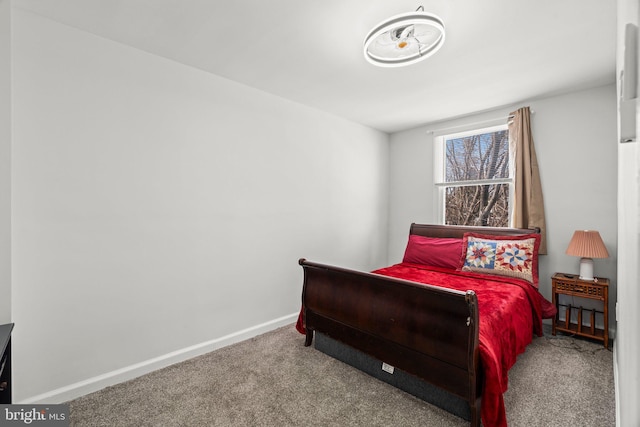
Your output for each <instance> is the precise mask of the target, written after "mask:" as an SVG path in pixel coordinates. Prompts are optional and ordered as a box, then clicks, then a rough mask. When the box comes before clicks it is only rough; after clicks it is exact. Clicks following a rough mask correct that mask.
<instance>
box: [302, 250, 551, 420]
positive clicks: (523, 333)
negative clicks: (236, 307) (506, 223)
mask: <svg viewBox="0 0 640 427" xmlns="http://www.w3.org/2000/svg"><path fill="white" fill-rule="evenodd" d="M373 273H376V274H381V275H385V276H391V277H397V278H401V279H405V280H411V281H414V282H419V283H428V284H430V285H435V286H440V287H445V288H450V289H457V290H460V291H466V290H473V291H475V293H476V295H477V297H478V306H479V318H480V330H479V335H480V337H479V338H480V359H481V361H482V368H483V370H484V377H483V378H484V384H483V387H482V403H481V405H482V407H481V417H482V422H483V424H484V425H485V426H488V427H489V426H498V427H503V426H507V419H506V414H505V408H504V399H503V393H504V392H505V391H507V386H508V374H507V373H508V371H509V369H510V368H511V366H513V364H514V363H515V362H516V358H517V356H518V355H519V354H520V353H523V352H524V351H525V348H526V346H527V345H528V344H529V343H530V342H531V341H532V339H533V333H535V334H536V335H538V336H542V318H543V317H544V318H548V317H552V316H553V315H554V314H555V307H554V306H553V304H551V303H550V302H549V301H547V300H545V299H544V297H542V295H541V294H540V293H539V292H538V290H537V289H536V288H534V287H533V286H532V285H531V284H529V283H528V282H526V281H524V280H520V279H514V278H510V277H500V276H493V275H486V274H478V273H471V272H463V271H453V270H447V269H442V268H436V267H427V266H424V265H419V264H409V263H401V264H396V265H393V266H391V267H386V268H381V269H379V270H375V271H373ZM296 329H298V331H299V332H301V333H304V326H303V323H302V312H301V314H300V317H299V319H298V323H297V324H296Z"/></svg>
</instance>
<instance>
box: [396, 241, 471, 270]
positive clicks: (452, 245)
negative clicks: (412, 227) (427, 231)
mask: <svg viewBox="0 0 640 427" xmlns="http://www.w3.org/2000/svg"><path fill="white" fill-rule="evenodd" d="M461 256H462V239H455V238H445V237H424V236H417V235H414V234H411V235H409V243H407V249H406V250H405V252H404V258H403V259H402V262H410V263H413V264H423V265H429V266H433V267H443V268H451V269H454V270H455V269H457V268H460V257H461Z"/></svg>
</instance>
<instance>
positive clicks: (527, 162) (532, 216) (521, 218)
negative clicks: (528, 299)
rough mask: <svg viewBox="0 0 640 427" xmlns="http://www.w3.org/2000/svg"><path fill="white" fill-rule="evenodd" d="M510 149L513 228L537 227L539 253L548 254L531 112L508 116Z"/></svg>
mask: <svg viewBox="0 0 640 427" xmlns="http://www.w3.org/2000/svg"><path fill="white" fill-rule="evenodd" d="M510 116H513V119H512V120H510V121H509V148H510V152H511V153H513V154H512V156H513V157H512V162H511V165H512V167H513V168H514V170H513V173H514V175H513V176H514V178H515V185H514V187H515V209H514V214H513V226H514V227H517V228H531V227H540V230H541V231H540V233H541V237H542V239H541V243H540V250H539V253H541V254H546V253H547V236H546V226H545V217H544V201H543V199H542V186H541V185H540V172H539V171H538V159H537V158H536V149H535V147H534V145H533V136H532V135H531V112H530V111H529V107H523V108H520V109H519V110H518V111H514V112H513V113H511V114H510Z"/></svg>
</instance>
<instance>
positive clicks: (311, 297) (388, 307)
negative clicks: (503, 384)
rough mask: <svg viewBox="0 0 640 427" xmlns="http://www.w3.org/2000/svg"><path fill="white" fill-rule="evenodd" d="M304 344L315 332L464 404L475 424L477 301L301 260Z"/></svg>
mask: <svg viewBox="0 0 640 427" xmlns="http://www.w3.org/2000/svg"><path fill="white" fill-rule="evenodd" d="M299 263H300V265H301V266H302V267H303V269H304V285H303V292H302V299H303V307H304V321H305V328H306V334H307V336H306V341H305V345H310V344H311V342H312V340H313V333H314V331H318V332H321V333H324V334H326V335H327V336H329V337H331V338H333V339H335V340H338V341H341V342H343V343H345V344H347V345H349V346H351V347H353V348H355V349H357V350H360V351H362V352H364V353H366V354H369V355H370V356H372V357H374V358H376V359H378V360H381V361H383V362H385V363H387V364H389V365H391V366H394V367H396V368H398V369H401V370H403V371H405V372H408V373H410V374H412V375H415V376H417V377H418V378H420V379H422V380H425V381H427V382H429V383H431V384H433V385H435V386H437V387H439V388H442V389H443V390H446V391H448V392H450V393H452V394H454V395H456V396H459V397H461V398H463V399H464V400H466V401H468V402H469V407H470V409H471V424H472V425H474V426H479V425H480V386H481V381H480V375H479V373H480V369H479V363H480V359H479V351H478V345H479V341H478V302H477V299H476V295H475V293H474V292H472V291H468V292H466V293H464V292H460V291H455V290H451V289H445V288H438V287H434V286H429V285H423V284H419V283H414V282H410V281H406V280H401V279H395V278H391V277H386V276H381V275H377V274H371V273H364V272H359V271H354V270H348V269H344V268H339V267H333V266H329V265H323V264H317V263H313V262H310V261H306V260H305V259H301V260H300V261H299Z"/></svg>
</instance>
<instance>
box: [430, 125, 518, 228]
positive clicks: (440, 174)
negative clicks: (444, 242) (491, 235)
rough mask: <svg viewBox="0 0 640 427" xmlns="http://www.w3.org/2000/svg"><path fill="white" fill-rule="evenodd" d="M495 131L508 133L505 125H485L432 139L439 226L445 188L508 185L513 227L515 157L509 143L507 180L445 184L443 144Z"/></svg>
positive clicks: (446, 133) (511, 225) (479, 180)
mask: <svg viewBox="0 0 640 427" xmlns="http://www.w3.org/2000/svg"><path fill="white" fill-rule="evenodd" d="M497 131H507V132H508V131H509V127H508V124H507V123H501V124H495V125H487V126H483V127H478V126H474V127H470V128H468V129H467V130H463V131H458V132H441V133H438V134H437V135H434V137H433V142H434V144H433V147H434V156H433V159H434V167H433V172H434V175H433V182H434V186H435V190H436V191H435V206H436V212H437V214H436V219H437V221H438V223H439V224H444V223H445V218H446V213H445V209H446V202H445V194H446V188H447V187H471V186H476V185H497V184H508V186H509V200H508V203H509V219H508V226H509V227H513V213H514V210H515V185H514V184H515V170H514V167H515V156H514V151H513V147H512V145H511V141H509V142H508V150H509V153H508V156H509V177H508V178H495V179H478V180H469V181H454V182H446V176H445V170H446V150H445V143H446V141H447V140H449V139H458V138H464V137H468V136H472V135H481V134H486V133H492V132H497Z"/></svg>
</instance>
